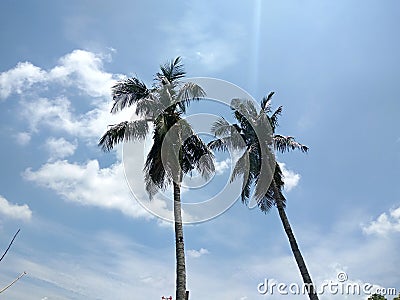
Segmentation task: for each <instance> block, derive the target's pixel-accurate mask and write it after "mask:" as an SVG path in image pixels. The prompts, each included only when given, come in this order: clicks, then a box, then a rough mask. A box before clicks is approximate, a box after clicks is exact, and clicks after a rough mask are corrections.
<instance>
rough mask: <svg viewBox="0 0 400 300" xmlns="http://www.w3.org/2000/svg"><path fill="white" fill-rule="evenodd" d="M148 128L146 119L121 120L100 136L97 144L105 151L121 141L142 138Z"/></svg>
mask: <svg viewBox="0 0 400 300" xmlns="http://www.w3.org/2000/svg"><path fill="white" fill-rule="evenodd" d="M148 130H149V126H148V123H147V121H146V120H137V121H132V122H128V121H125V122H121V123H119V124H116V125H113V126H111V128H110V129H108V130H107V132H106V133H105V134H104V135H103V136H102V137H101V138H100V141H99V146H100V147H101V149H102V150H103V151H106V152H107V151H110V150H112V149H113V148H114V147H115V146H116V145H117V144H119V143H121V142H123V141H130V140H141V139H144V138H145V137H146V135H147V133H148Z"/></svg>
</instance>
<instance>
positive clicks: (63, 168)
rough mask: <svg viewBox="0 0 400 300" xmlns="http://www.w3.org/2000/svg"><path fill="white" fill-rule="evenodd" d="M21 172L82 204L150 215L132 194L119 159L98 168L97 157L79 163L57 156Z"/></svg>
mask: <svg viewBox="0 0 400 300" xmlns="http://www.w3.org/2000/svg"><path fill="white" fill-rule="evenodd" d="M23 176H24V178H25V179H26V180H29V181H32V182H35V183H37V184H38V185H40V186H43V187H46V188H49V189H51V190H53V191H55V192H56V193H58V194H59V195H61V196H63V197H64V198H65V199H66V200H69V201H72V202H76V203H79V204H81V205H91V206H97V207H101V208H108V209H116V210H119V211H121V212H122V213H123V214H125V215H128V216H131V217H149V216H150V215H149V214H148V213H147V212H146V211H145V210H144V209H143V208H142V207H141V206H140V205H139V204H138V203H137V202H136V201H135V199H134V198H133V197H132V196H131V194H130V191H129V188H128V186H127V185H126V182H125V178H124V172H123V166H122V164H120V163H117V164H114V165H112V166H111V167H109V168H100V166H99V163H98V161H97V160H90V161H88V162H87V163H86V164H82V165H79V164H73V163H69V162H67V161H65V160H59V161H56V162H49V163H47V164H45V165H43V166H42V167H41V168H40V169H39V170H37V171H32V170H31V169H27V170H25V172H24V173H23Z"/></svg>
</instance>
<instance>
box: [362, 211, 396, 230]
mask: <svg viewBox="0 0 400 300" xmlns="http://www.w3.org/2000/svg"><path fill="white" fill-rule="evenodd" d="M362 229H363V231H364V232H365V233H366V234H377V235H386V234H388V233H392V232H400V206H399V207H398V208H396V209H394V210H391V211H390V213H389V215H388V214H387V213H382V214H381V215H380V216H379V217H378V218H377V219H376V220H375V221H372V222H370V224H369V225H368V226H362Z"/></svg>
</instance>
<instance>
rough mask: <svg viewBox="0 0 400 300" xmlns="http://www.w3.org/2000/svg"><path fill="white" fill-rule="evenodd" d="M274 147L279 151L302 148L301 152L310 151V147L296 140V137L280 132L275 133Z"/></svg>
mask: <svg viewBox="0 0 400 300" xmlns="http://www.w3.org/2000/svg"><path fill="white" fill-rule="evenodd" d="M274 148H275V150H278V151H279V152H282V153H284V152H287V151H290V150H296V149H298V150H300V151H301V152H304V153H306V152H307V151H308V147H307V146H305V145H303V144H300V143H298V142H296V140H295V139H294V137H292V136H283V135H280V134H276V135H274Z"/></svg>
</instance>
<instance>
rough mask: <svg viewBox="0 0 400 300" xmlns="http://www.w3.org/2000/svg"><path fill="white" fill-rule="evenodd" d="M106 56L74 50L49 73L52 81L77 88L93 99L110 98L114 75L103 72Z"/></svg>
mask: <svg viewBox="0 0 400 300" xmlns="http://www.w3.org/2000/svg"><path fill="white" fill-rule="evenodd" d="M103 59H104V55H101V54H95V53H92V52H89V51H84V50H74V51H72V52H71V53H69V54H67V55H65V56H63V57H62V58H60V60H59V65H58V66H56V67H54V68H53V69H51V70H50V71H49V72H48V75H49V79H50V80H56V81H59V82H61V83H62V84H63V85H65V86H76V87H78V88H79V89H81V90H82V91H84V92H85V93H86V94H88V95H89V96H92V97H101V96H103V97H110V95H111V94H110V91H111V86H112V85H113V83H114V82H115V79H114V78H113V75H112V74H111V73H107V72H104V71H103Z"/></svg>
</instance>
